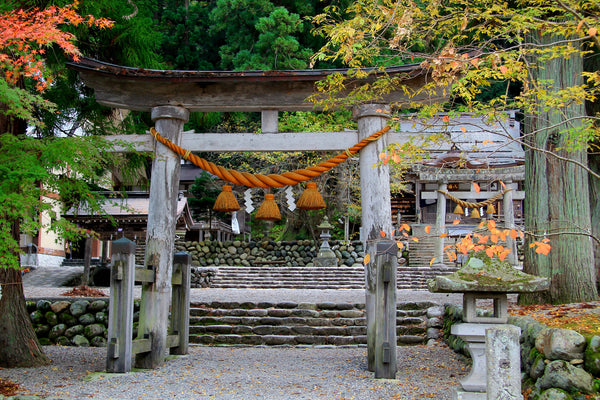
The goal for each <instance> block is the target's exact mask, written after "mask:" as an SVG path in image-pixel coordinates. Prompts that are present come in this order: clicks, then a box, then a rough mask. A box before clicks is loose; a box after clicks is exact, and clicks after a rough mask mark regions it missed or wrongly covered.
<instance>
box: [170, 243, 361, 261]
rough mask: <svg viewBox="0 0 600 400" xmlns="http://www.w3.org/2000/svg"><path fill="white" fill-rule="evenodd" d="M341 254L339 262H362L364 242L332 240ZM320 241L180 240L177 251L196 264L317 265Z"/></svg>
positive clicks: (333, 246) (339, 254)
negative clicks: (346, 242) (314, 262)
mask: <svg viewBox="0 0 600 400" xmlns="http://www.w3.org/2000/svg"><path fill="white" fill-rule="evenodd" d="M329 244H330V246H331V249H332V250H333V252H334V253H335V255H336V257H337V258H338V265H346V266H352V265H354V264H360V263H362V262H363V259H364V256H365V254H364V249H363V244H362V242H358V241H355V242H352V243H350V244H344V243H342V242H339V241H335V240H334V241H330V242H329ZM319 246H320V244H316V243H315V242H313V241H312V240H297V241H289V242H275V241H271V240H264V241H261V242H252V241H251V242H242V241H239V240H236V241H225V242H218V241H203V242H196V241H194V242H189V241H187V242H186V241H177V242H176V244H175V248H176V250H177V251H185V252H187V253H189V254H191V256H192V266H195V267H200V266H202V267H208V266H219V265H231V266H234V265H241V266H251V265H257V264H276V265H281V266H290V267H298V266H300V267H303V266H313V259H314V258H315V257H316V256H317V252H318V250H319Z"/></svg>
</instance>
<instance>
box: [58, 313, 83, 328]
mask: <svg viewBox="0 0 600 400" xmlns="http://www.w3.org/2000/svg"><path fill="white" fill-rule="evenodd" d="M58 320H59V321H60V322H61V323H63V324H65V325H67V326H74V325H77V324H78V323H79V322H78V321H77V318H75V317H74V316H72V315H71V314H69V313H68V312H63V313H61V314H58Z"/></svg>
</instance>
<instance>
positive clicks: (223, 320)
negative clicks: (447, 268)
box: [190, 301, 443, 346]
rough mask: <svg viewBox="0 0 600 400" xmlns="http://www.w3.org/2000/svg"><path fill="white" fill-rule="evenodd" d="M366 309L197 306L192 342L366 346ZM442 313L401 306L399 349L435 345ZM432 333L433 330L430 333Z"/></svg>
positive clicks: (431, 306)
mask: <svg viewBox="0 0 600 400" xmlns="http://www.w3.org/2000/svg"><path fill="white" fill-rule="evenodd" d="M364 307H365V306H364V304H351V303H334V302H323V303H316V304H311V303H294V302H288V301H286V302H280V303H271V302H258V303H257V302H244V303H237V302H209V303H193V304H192V305H191V309H190V314H191V318H190V342H191V343H198V344H204V345H221V346H223V345H224V346H363V345H365V344H366V340H367V338H366V321H365V308H364ZM440 312H442V314H443V307H441V306H439V305H437V304H435V303H431V302H405V303H398V305H397V320H396V322H397V335H398V345H415V344H424V343H427V341H428V340H432V339H435V338H434V337H432V336H429V333H433V331H432V330H431V327H432V326H437V325H438V324H439V323H440V322H441V321H440V320H439V313H440ZM428 327H429V328H428Z"/></svg>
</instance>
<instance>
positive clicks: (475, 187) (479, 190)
mask: <svg viewBox="0 0 600 400" xmlns="http://www.w3.org/2000/svg"><path fill="white" fill-rule="evenodd" d="M473 190H475V193H479V192H481V187H479V185H478V184H477V182H473Z"/></svg>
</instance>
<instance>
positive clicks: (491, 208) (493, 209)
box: [485, 204, 496, 214]
mask: <svg viewBox="0 0 600 400" xmlns="http://www.w3.org/2000/svg"><path fill="white" fill-rule="evenodd" d="M485 213H486V214H496V207H494V205H493V204H490V205H489V206H487V210H486V211H485Z"/></svg>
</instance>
